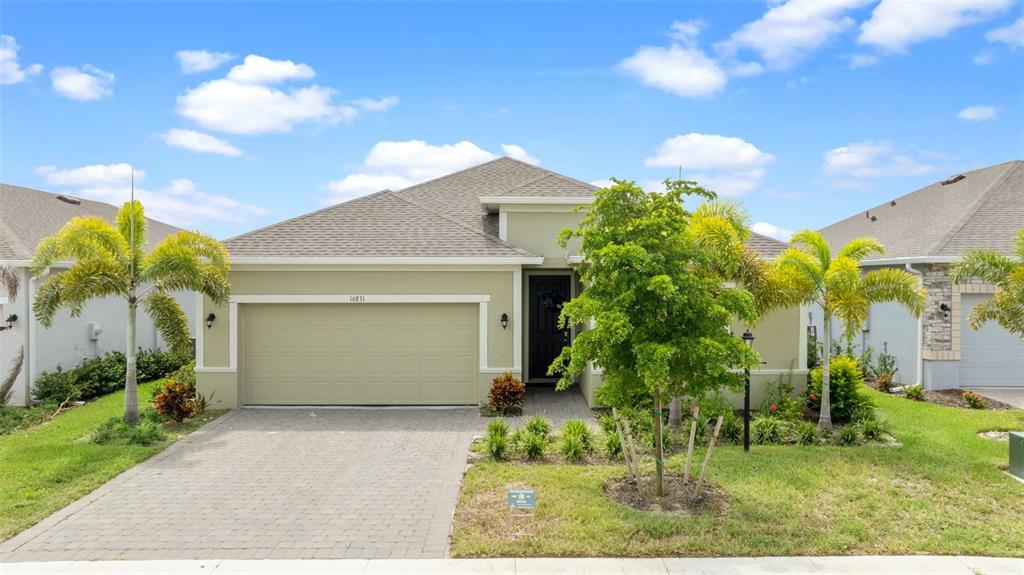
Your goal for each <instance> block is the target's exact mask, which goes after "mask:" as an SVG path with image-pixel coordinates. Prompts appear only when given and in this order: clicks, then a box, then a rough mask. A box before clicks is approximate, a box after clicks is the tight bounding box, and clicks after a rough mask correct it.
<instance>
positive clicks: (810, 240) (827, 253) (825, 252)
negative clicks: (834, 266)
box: [789, 230, 832, 270]
mask: <svg viewBox="0 0 1024 575" xmlns="http://www.w3.org/2000/svg"><path fill="white" fill-rule="evenodd" d="M789 243H791V244H797V245H800V246H804V248H805V249H806V251H808V252H809V253H811V254H813V255H814V256H815V257H817V258H818V262H819V263H820V264H821V269H823V270H826V269H828V267H829V265H831V263H832V250H831V248H829V246H828V242H827V241H825V237H824V236H822V235H821V234H819V233H818V232H816V231H814V230H800V231H798V232H797V233H795V234H793V237H791V238H790V239H789Z"/></svg>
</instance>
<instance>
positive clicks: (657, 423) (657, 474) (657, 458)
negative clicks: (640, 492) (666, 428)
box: [654, 388, 665, 497]
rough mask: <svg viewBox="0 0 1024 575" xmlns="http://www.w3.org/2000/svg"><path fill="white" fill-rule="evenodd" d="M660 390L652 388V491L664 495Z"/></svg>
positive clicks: (663, 449)
mask: <svg viewBox="0 0 1024 575" xmlns="http://www.w3.org/2000/svg"><path fill="white" fill-rule="evenodd" d="M661 433H662V430H661V390H660V389H658V388H654V493H655V494H656V495H657V496H658V497H661V496H663V495H665V484H664V477H665V446H664V442H663V441H662V439H663V437H662V435H661Z"/></svg>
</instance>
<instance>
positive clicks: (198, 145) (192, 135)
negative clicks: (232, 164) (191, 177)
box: [160, 128, 242, 156]
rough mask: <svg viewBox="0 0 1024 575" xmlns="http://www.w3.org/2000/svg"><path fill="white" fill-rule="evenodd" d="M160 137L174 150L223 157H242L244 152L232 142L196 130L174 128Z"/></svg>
mask: <svg viewBox="0 0 1024 575" xmlns="http://www.w3.org/2000/svg"><path fill="white" fill-rule="evenodd" d="M160 137H161V138H163V141H164V142H166V143H167V145H168V146H171V147H173V148H182V149H185V150H190V151H192V152H199V153H205V154H220V155H222V156H241V155H242V150H239V149H238V148H236V147H234V146H232V145H231V143H230V142H227V141H225V140H222V139H220V138H218V137H216V136H211V135H210V134H204V133H202V132H197V131H195V130H183V129H181V128H173V129H171V130H168V131H167V133H165V134H161V135H160Z"/></svg>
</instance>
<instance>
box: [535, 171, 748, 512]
mask: <svg viewBox="0 0 1024 575" xmlns="http://www.w3.org/2000/svg"><path fill="white" fill-rule="evenodd" d="M614 181H615V184H614V185H613V186H611V187H609V188H605V189H603V190H600V191H599V192H597V194H596V196H595V198H594V201H593V203H592V204H591V205H590V207H589V211H588V214H587V216H586V218H584V220H583V222H582V223H581V224H580V227H579V228H578V229H575V230H568V229H567V230H563V231H562V233H561V235H560V241H561V242H562V243H563V245H564V244H566V243H567V242H568V240H569V239H570V238H573V237H579V238H582V251H583V253H585V254H586V256H587V262H588V263H587V265H585V266H583V267H582V269H581V272H580V274H581V280H582V283H583V286H584V288H583V292H582V293H581V294H580V295H578V296H577V297H576V298H574V299H573V300H572V301H570V302H569V303H567V304H566V305H565V307H564V308H563V309H562V315H561V323H562V325H563V326H569V325H585V324H591V322H592V327H591V328H590V329H587V330H586V331H583V332H581V333H579V334H578V335H577V336H576V338H575V340H574V341H573V342H572V345H571V346H568V347H565V348H564V349H563V350H562V353H561V354H560V355H559V356H558V358H557V359H556V360H555V361H554V363H553V364H552V366H551V372H552V373H553V374H560V375H561V379H560V381H559V384H558V386H559V388H560V389H565V388H566V387H568V386H570V385H571V384H572V378H573V377H574V376H575V375H577V374H579V373H581V372H582V371H583V370H584V369H585V367H586V366H587V364H588V363H589V362H594V363H597V364H598V365H600V366H601V367H602V369H603V370H604V376H603V381H604V384H603V386H602V387H601V389H600V390H599V393H600V398H601V401H602V402H604V403H605V404H608V405H612V406H616V407H635V406H637V405H639V404H643V403H646V402H645V398H650V399H651V400H653V404H654V413H653V421H654V426H655V440H656V446H655V450H656V451H655V467H656V477H655V488H656V491H657V493H658V495H662V494H663V493H664V489H663V475H664V461H663V456H664V454H663V450H662V445H661V424H662V398H664V397H673V396H690V397H700V396H702V395H704V394H705V393H706V392H708V391H709V390H713V389H718V388H720V387H722V386H731V387H733V388H736V387H739V386H740V385H741V384H742V378H743V375H742V373H741V371H742V369H743V368H744V367H754V366H755V365H757V361H758V357H757V353H756V352H755V351H753V350H751V349H749V348H748V347H747V346H746V345H744V343H743V341H742V340H740V339H739V338H737V337H735V336H733V335H731V334H730V333H729V332H728V330H727V327H728V325H729V324H730V323H731V321H732V320H733V318H735V317H739V318H740V319H742V320H744V321H747V322H751V323H753V322H754V321H755V320H756V319H757V309H758V304H757V301H756V299H755V297H754V296H753V295H752V294H751V293H750V292H749V291H748V290H747V289H745V288H742V287H730V286H729V284H728V283H727V281H726V280H727V279H728V278H729V277H730V275H733V274H730V273H728V272H729V271H732V272H735V273H736V274H738V273H739V271H740V270H741V268H742V267H743V266H744V265H745V263H746V259H747V258H748V257H749V254H748V253H747V252H746V251H745V248H744V246H743V241H744V240H745V239H746V238H747V237H748V235H749V232H748V231H747V227H746V217H745V215H744V214H742V213H741V212H740V210H739V209H738V208H737V207H736V206H735V205H734V204H728V203H718V202H714V201H711V202H709V203H707V204H705V205H704V206H701V208H699V209H698V210H697V211H696V212H695V213H691V212H690V211H688V210H686V209H685V208H684V206H683V196H686V195H697V196H700V197H704V198H707V199H709V200H714V194H713V193H712V192H709V191H707V190H705V189H704V188H701V187H700V186H698V185H697V184H696V183H694V182H688V181H666V187H667V188H668V189H667V191H666V192H665V193H654V192H645V191H644V190H642V189H641V188H640V187H639V186H637V185H636V184H634V183H633V182H626V181H620V180H614Z"/></svg>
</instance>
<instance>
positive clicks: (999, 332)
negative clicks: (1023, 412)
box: [960, 294, 1024, 387]
mask: <svg viewBox="0 0 1024 575" xmlns="http://www.w3.org/2000/svg"><path fill="white" fill-rule="evenodd" d="M990 297H992V296H990V295H982V294H963V295H962V296H961V310H962V317H961V326H962V327H961V330H960V334H961V335H960V338H961V339H960V385H961V386H962V387H1024V343H1022V342H1021V340H1020V338H1019V337H1017V336H1015V335H1013V334H1011V333H1010V332H1008V331H1006V330H1005V329H1003V328H1002V327H1000V326H999V325H998V324H996V323H995V322H991V321H990V322H986V323H985V324H984V325H982V326H981V328H980V329H977V330H974V329H971V327H970V324H969V319H968V318H969V316H970V311H971V309H973V308H974V306H975V305H977V304H978V303H980V302H982V301H985V300H986V299H988V298H990Z"/></svg>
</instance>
